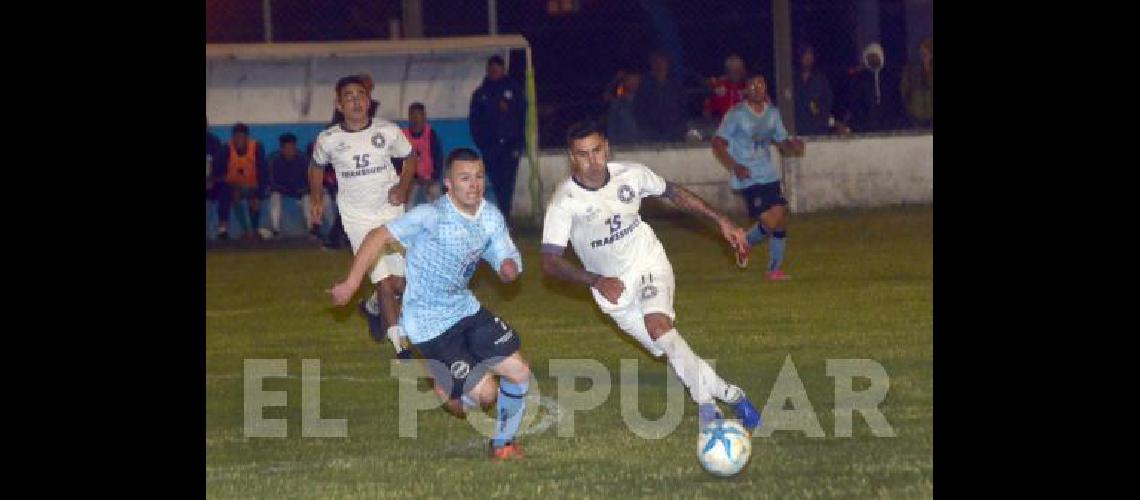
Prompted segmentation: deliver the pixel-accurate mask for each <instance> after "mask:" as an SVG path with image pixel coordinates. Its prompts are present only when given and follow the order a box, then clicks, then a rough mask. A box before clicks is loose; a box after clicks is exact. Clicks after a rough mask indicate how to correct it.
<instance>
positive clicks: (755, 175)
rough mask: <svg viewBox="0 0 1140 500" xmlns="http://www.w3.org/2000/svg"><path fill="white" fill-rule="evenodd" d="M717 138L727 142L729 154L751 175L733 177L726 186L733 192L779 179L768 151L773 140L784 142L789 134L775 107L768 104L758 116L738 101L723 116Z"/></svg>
mask: <svg viewBox="0 0 1140 500" xmlns="http://www.w3.org/2000/svg"><path fill="white" fill-rule="evenodd" d="M716 135H717V137H720V138H722V139H724V140H726V141H728V154H729V155H731V156H732V159H733V160H736V162H737V163H739V164H741V165H744V167H745V168H747V169H748V172H749V173H750V174H751V175H750V176H749V178H748V179H738V178H737V177H736V176H735V175H734V176H732V180H731V181H729V184H730V185H731V186H732V188H733V189H744V188H746V187H748V186H751V185H753V184H768V183H770V182H776V181H778V180H780V178H779V176H777V175H776V168H775V166H774V165H773V164H772V153H771V151H770V150H769V149H768V148H769V146H771V145H772V142H773V141H775V142H782V141H785V140H787V139H788V132H787V131H786V130H784V122H783V120H781V119H780V111H779V110H778V109H776V107H775V106H772V105H771V104H769V105H768V107H767V108H765V109H764V113H763V114H760V115H757V114H756V112H755V111H753V110H752V108H751V107H749V106H748V103H747V102H740V103H739V104H737V105H736V106H733V107H732V109H729V110H728V112H727V113H725V114H724V119H723V120H721V122H720V128H718V129H717V130H716Z"/></svg>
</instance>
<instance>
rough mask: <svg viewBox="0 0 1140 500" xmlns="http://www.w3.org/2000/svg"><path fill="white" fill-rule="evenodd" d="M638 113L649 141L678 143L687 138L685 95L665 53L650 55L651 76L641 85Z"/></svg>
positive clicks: (637, 98) (643, 133)
mask: <svg viewBox="0 0 1140 500" xmlns="http://www.w3.org/2000/svg"><path fill="white" fill-rule="evenodd" d="M634 111H635V113H636V115H637V125H638V128H639V129H640V131H641V134H642V137H643V138H644V139H645V140H648V141H655V142H674V141H680V140H682V139H683V138H684V136H685V115H684V92H683V91H682V89H681V84H680V83H679V78H677V76H676V75H674V74H673V73H672V72H670V71H669V57H668V56H666V55H665V53H664V52H661V51H656V52H654V53H652V54H650V56H649V77H648V78H645V79H644V81H642V82H641V90H640V91H639V92H638V93H637V96H636V97H635V98H634Z"/></svg>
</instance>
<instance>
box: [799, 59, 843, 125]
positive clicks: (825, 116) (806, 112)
mask: <svg viewBox="0 0 1140 500" xmlns="http://www.w3.org/2000/svg"><path fill="white" fill-rule="evenodd" d="M797 53H798V56H799V57H797V58H796V61H797V62H798V63H799V66H800V71H799V73H797V74H796V76H797V78H796V79H795V92H793V97H794V101H795V103H796V132H797V133H798V134H799V135H824V134H827V133H829V132H830V130H831V127H833V126H835V118H834V117H833V116H832V114H831V108H832V105H833V104H834V103H835V97H834V95H833V94H832V93H831V84H830V83H828V81H827V76H825V75H824V74H823V73H820V72H819V71H816V69H815V49H814V48H813V47H812V46H811V45H803V46H801V47H800V48H799V50H798V51H797Z"/></svg>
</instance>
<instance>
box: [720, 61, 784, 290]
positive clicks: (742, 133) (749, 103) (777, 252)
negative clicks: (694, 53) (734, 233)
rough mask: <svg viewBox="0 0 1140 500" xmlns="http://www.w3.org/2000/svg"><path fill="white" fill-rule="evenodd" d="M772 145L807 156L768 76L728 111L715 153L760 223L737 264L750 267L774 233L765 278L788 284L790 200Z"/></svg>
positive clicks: (759, 79)
mask: <svg viewBox="0 0 1140 500" xmlns="http://www.w3.org/2000/svg"><path fill="white" fill-rule="evenodd" d="M769 144H775V145H776V147H777V148H780V153H782V154H785V155H802V154H803V153H804V143H803V141H802V140H800V139H790V138H789V137H788V132H787V131H786V130H784V122H783V121H782V120H781V119H780V110H778V109H776V107H775V106H773V105H772V104H771V103H770V102H769V99H768V84H767V83H766V82H765V81H764V77H763V76H755V77H752V78H751V79H749V80H748V87H747V88H746V89H745V98H744V100H743V101H741V102H740V103H738V104H737V105H736V106H733V107H732V109H730V110H728V113H726V114H725V115H724V119H723V120H721V122H720V128H718V129H717V131H716V136H715V137H713V140H712V149H713V156H716V159H717V161H719V162H720V164H721V165H723V166H724V168H726V169H728V171H729V173H731V174H732V175H733V178H732V179H731V180H730V181H729V185H731V186H732V188H733V189H736V190H743V194H744V204H745V205H746V206H747V208H748V217H749V218H751V219H756V225H755V226H753V227H752V229H751V230H749V231H748V245H747V246H745V247H744V248H743V251H741V252H738V253H737V255H736V264H737V265H738V266H740V267H741V268H744V267H748V255H749V254H750V253H751V251H752V247H753V246H756V245H759V244H760V243H761V242H762V241H763V240H764V236H766V235H767V234H769V233H771V234H772V244H771V246H770V247H769V248H768V268H767V269H766V270H765V276H766V277H767V278H768V279H769V280H773V281H783V280H787V279H790V276H788V275H787V274H785V273H784V272H783V271H781V270H780V263H781V262H783V260H784V248H785V246H786V245H787V237H788V232H787V226H786V221H785V219H786V214H787V206H788V200H785V199H784V195H783V193H781V192H780V179H779V177H778V176H777V175H776V169H775V166H774V165H773V164H772V154H771V152H770V151H769V150H768V145H769Z"/></svg>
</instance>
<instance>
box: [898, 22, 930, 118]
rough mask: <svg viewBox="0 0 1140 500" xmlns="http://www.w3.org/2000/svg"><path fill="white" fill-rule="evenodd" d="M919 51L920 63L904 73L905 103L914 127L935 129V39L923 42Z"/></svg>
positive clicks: (908, 68)
mask: <svg viewBox="0 0 1140 500" xmlns="http://www.w3.org/2000/svg"><path fill="white" fill-rule="evenodd" d="M918 51H919V58H920V59H919V63H918V64H912V65H910V66H908V67H907V68H906V71H905V72H904V73H903V78H902V97H903V102H904V103H905V104H906V115H907V118H908V119H909V120H910V124H911V125H912V126H915V127H934V39H933V38H927V39H925V40H923V41H922V43H921V44H919V46H918Z"/></svg>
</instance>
